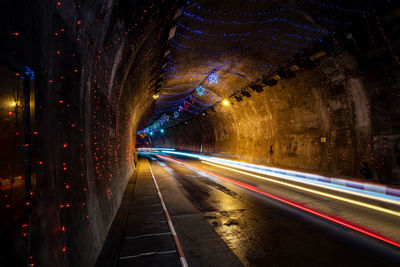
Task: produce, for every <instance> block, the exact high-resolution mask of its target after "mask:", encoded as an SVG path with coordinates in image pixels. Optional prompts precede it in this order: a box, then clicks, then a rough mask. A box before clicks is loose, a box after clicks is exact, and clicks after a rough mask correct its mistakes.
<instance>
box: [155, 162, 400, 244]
mask: <svg viewBox="0 0 400 267" xmlns="http://www.w3.org/2000/svg"><path fill="white" fill-rule="evenodd" d="M158 157H160V158H163V159H166V160H169V161H173V162H176V163H178V164H181V165H185V166H189V167H190V168H192V169H196V170H198V171H201V172H205V173H207V174H209V175H212V176H214V177H218V178H220V179H222V180H226V181H229V182H231V183H234V184H236V185H238V186H240V187H243V188H247V189H250V190H252V191H254V192H256V193H259V194H261V195H264V196H266V197H269V198H272V199H275V200H277V201H280V202H283V203H285V204H287V205H290V206H292V207H295V208H298V209H300V210H303V211H306V212H309V213H311V214H314V215H316V216H319V217H321V218H323V219H326V220H328V221H331V222H334V223H337V224H339V225H342V226H345V227H347V228H350V229H352V230H354V231H357V232H359V233H363V234H365V235H367V236H370V237H373V238H376V239H378V240H381V241H383V242H386V243H389V244H391V245H393V246H396V247H400V243H398V242H396V241H393V240H391V239H388V238H386V237H384V236H382V235H380V234H379V233H374V232H372V231H371V230H369V229H364V227H361V226H358V225H356V224H354V223H351V222H347V221H345V220H344V219H343V218H341V217H339V216H332V215H327V214H324V213H322V212H319V211H317V210H314V209H312V208H309V207H307V206H305V205H302V204H299V203H296V202H293V201H292V200H289V199H286V198H283V197H280V196H277V195H273V194H269V193H267V192H264V191H262V190H261V189H259V188H257V187H255V186H253V185H249V184H246V183H243V182H239V181H236V180H234V179H231V178H228V177H225V176H222V175H219V174H216V173H213V172H210V171H205V170H202V169H199V168H196V167H193V166H191V165H189V164H186V163H184V162H182V161H178V160H174V159H171V158H168V157H164V156H160V155H158Z"/></svg>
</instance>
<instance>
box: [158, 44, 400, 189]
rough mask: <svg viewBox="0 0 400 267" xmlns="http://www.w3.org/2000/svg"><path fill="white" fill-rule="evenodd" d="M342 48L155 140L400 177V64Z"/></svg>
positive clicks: (344, 172) (389, 179) (293, 164)
mask: <svg viewBox="0 0 400 267" xmlns="http://www.w3.org/2000/svg"><path fill="white" fill-rule="evenodd" d="M339 50H340V49H339ZM341 51H342V52H339V53H338V54H337V55H334V56H329V57H324V58H322V59H321V61H320V62H319V66H318V67H317V68H315V69H311V70H303V69H302V70H300V71H298V72H297V73H296V78H294V79H290V80H280V81H279V82H278V85H276V86H273V87H268V86H267V87H264V91H263V92H261V93H257V92H251V94H252V96H251V97H250V98H246V97H243V101H241V102H237V101H236V100H232V99H233V98H232V99H231V101H232V103H233V105H231V106H229V107H225V106H223V105H221V104H217V105H216V106H214V107H213V108H211V109H209V110H207V112H205V114H199V115H198V116H197V117H195V118H194V119H192V120H189V121H187V122H185V123H184V124H181V125H178V126H176V127H173V128H169V129H167V130H166V131H165V134H164V136H161V138H160V135H159V134H158V135H156V136H155V137H154V138H153V139H154V140H153V144H155V145H166V146H171V147H175V148H177V149H180V150H187V151H194V152H201V153H208V154H217V155H221V156H226V157H233V158H237V159H240V160H246V161H253V162H259V163H264V164H270V165H273V166H281V167H289V168H296V169H303V170H309V171H317V172H323V173H327V174H330V175H336V176H353V177H361V174H360V171H359V169H360V166H361V165H360V164H361V162H367V163H369V166H370V168H371V170H372V171H373V172H374V179H376V180H380V181H382V182H386V183H397V184H398V183H400V165H399V164H400V161H399V145H400V136H399V135H398V133H399V130H400V124H399V115H400V107H399V105H398V104H397V103H398V101H399V91H398V90H399V85H400V75H399V74H400V73H399V71H400V69H399V66H398V64H395V63H394V62H393V60H389V61H388V62H387V64H386V63H385V64H382V62H381V63H379V62H380V61H379V60H377V59H376V58H371V56H370V58H369V62H367V63H369V65H368V66H367V65H366V63H365V62H364V63H365V64H364V63H363V64H360V63H359V62H357V61H356V58H355V57H353V56H352V55H350V54H349V53H348V52H346V51H345V50H343V49H341ZM363 56H364V55H363ZM375 63H376V64H375ZM378 66H379V67H378Z"/></svg>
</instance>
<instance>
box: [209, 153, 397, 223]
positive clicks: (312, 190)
mask: <svg viewBox="0 0 400 267" xmlns="http://www.w3.org/2000/svg"><path fill="white" fill-rule="evenodd" d="M201 162H204V163H206V164H209V165H213V166H216V167H219V168H223V169H227V170H230V171H234V172H237V173H241V174H245V175H248V176H252V177H255V178H259V179H262V180H266V181H269V182H272V183H276V184H281V185H284V186H288V187H292V188H296V189H299V190H302V191H306V192H310V193H313V194H317V195H321V196H325V197H329V198H333V199H336V200H340V201H343V202H347V203H351V204H354V205H358V206H361V207H364V208H369V209H373V210H377V211H380V212H384V213H387V214H391V215H394V216H398V217H400V212H397V211H394V210H390V209H386V208H381V207H378V206H375V205H372V204H368V203H364V202H360V201H357V200H352V199H349V198H345V197H340V196H337V195H332V194H329V193H324V192H321V191H318V190H314V189H310V188H306V187H302V186H298V185H294V184H291V183H286V182H282V181H278V180H275V179H271V178H267V177H264V176H260V175H257V174H252V173H249V172H244V171H239V170H236V169H233V168H229V167H225V166H221V165H219V164H214V163H210V162H207V161H204V160H202V161H201Z"/></svg>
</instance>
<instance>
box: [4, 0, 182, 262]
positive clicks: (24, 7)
mask: <svg viewBox="0 0 400 267" xmlns="http://www.w3.org/2000/svg"><path fill="white" fill-rule="evenodd" d="M176 4H177V3H176V1H168V2H164V1H162V2H157V1H146V2H142V3H139V2H138V1H113V0H108V1H95V0H93V1H92V0H90V1H84V2H83V1H82V3H79V1H40V2H36V1H31V2H23V3H20V2H18V1H16V2H14V1H9V2H7V3H4V5H5V7H4V8H2V9H1V11H0V16H1V17H2V18H6V17H9V16H7V14H4V12H12V14H14V17H13V18H11V20H10V21H7V23H6V22H5V21H4V24H2V25H7V29H4V32H3V30H1V34H2V40H4V42H2V43H1V47H0V51H2V52H4V51H6V52H8V53H9V55H13V56H15V57H16V58H17V59H18V60H19V61H20V62H23V64H25V65H28V66H30V67H31V68H32V69H33V70H34V71H35V74H36V77H35V88H36V110H37V118H36V119H37V124H36V125H38V128H37V129H35V131H38V134H37V135H36V136H35V137H34V142H35V143H37V147H38V151H37V155H35V158H37V159H38V161H37V162H33V163H32V164H34V165H35V169H36V170H37V173H35V174H36V175H37V180H36V181H37V182H36V185H35V188H36V190H35V191H34V192H33V193H34V198H33V201H34V203H33V211H34V213H33V224H32V225H33V226H34V227H33V229H32V236H29V238H30V240H31V242H32V245H31V248H32V249H31V251H30V252H29V255H32V256H33V258H32V262H33V263H34V264H35V265H38V266H93V265H94V263H95V260H96V258H97V256H98V254H99V252H100V250H101V248H102V245H103V242H104V240H105V238H106V235H107V232H108V229H109V227H110V225H111V223H112V221H113V218H114V216H115V214H116V212H117V210H118V207H119V204H120V202H121V199H122V196H123V194H124V191H125V187H126V184H127V182H128V180H129V178H130V176H131V175H132V173H133V171H134V169H135V165H136V161H135V154H134V147H135V141H136V138H135V133H136V131H137V128H138V127H139V124H140V123H141V121H142V120H143V118H146V117H147V114H148V112H149V110H150V108H151V104H152V101H153V99H152V97H151V96H152V94H153V91H152V90H153V89H152V84H151V82H152V81H153V82H154V77H156V78H158V75H159V70H160V68H161V66H158V65H157V64H160V62H161V61H160V57H162V56H163V52H164V50H165V49H164V46H165V40H166V37H167V36H168V33H169V23H170V22H171V21H170V20H169V18H170V17H171V13H172V14H173V12H175V9H176V6H175V5H176ZM14 31H15V32H18V35H15V36H13V35H10V32H14ZM10 36H11V38H10ZM3 37H4V38H3ZM157 62H159V63H157Z"/></svg>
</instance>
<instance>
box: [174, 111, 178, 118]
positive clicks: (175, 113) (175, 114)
mask: <svg viewBox="0 0 400 267" xmlns="http://www.w3.org/2000/svg"><path fill="white" fill-rule="evenodd" d="M178 117H179V112H178V111H175V112H174V119H177V118H178Z"/></svg>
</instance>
